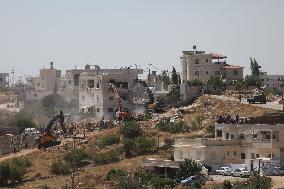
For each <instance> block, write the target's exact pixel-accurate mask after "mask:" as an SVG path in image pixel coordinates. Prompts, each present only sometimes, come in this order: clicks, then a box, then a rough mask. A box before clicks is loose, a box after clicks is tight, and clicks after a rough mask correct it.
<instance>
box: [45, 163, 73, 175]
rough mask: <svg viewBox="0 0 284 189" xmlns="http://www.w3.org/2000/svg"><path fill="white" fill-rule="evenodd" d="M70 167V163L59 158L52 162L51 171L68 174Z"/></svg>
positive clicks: (57, 173)
mask: <svg viewBox="0 0 284 189" xmlns="http://www.w3.org/2000/svg"><path fill="white" fill-rule="evenodd" d="M70 169H71V164H70V163H68V162H64V161H61V160H59V161H55V162H53V163H52V164H51V167H50V172H51V173H53V174H55V175H67V174H69V173H70Z"/></svg>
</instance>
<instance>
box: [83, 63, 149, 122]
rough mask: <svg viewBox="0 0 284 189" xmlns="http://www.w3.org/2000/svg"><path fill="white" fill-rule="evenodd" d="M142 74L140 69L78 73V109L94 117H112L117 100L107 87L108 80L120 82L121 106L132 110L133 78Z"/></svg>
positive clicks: (97, 69)
mask: <svg viewBox="0 0 284 189" xmlns="http://www.w3.org/2000/svg"><path fill="white" fill-rule="evenodd" d="M139 74H143V70H142V69H130V68H123V69H100V68H99V67H97V68H96V69H93V70H89V71H88V72H84V73H82V74H80V79H79V110H80V112H81V113H87V114H91V115H93V117H94V118H96V119H103V118H105V119H108V118H114V116H115V110H116V109H118V102H117V100H116V99H115V97H114V94H112V92H111V90H110V89H109V82H110V81H116V82H120V85H119V87H118V91H119V95H120V97H121V99H122V107H123V108H124V109H128V110H130V111H131V110H132V101H133V96H134V95H133V92H134V86H133V83H134V79H135V78H138V75H139Z"/></svg>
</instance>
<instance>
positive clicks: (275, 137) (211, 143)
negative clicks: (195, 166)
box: [174, 115, 284, 170]
mask: <svg viewBox="0 0 284 189" xmlns="http://www.w3.org/2000/svg"><path fill="white" fill-rule="evenodd" d="M274 116H275V115H274ZM268 119H269V118H268ZM278 123H279V122H278ZM185 158H188V159H193V160H196V161H200V162H201V163H202V164H206V165H210V166H212V167H215V168H218V167H219V166H224V165H232V164H245V166H246V167H247V168H248V170H253V169H255V166H256V162H257V161H258V158H270V159H271V160H275V161H279V162H280V164H281V165H284V124H283V123H282V122H281V124H256V123H253V124H216V126H215V138H212V139H188V138H185V137H181V138H176V142H175V148H174V159H175V161H184V159H185Z"/></svg>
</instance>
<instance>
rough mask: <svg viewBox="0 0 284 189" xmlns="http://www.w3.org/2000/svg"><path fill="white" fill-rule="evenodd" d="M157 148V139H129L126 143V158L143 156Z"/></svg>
mask: <svg viewBox="0 0 284 189" xmlns="http://www.w3.org/2000/svg"><path fill="white" fill-rule="evenodd" d="M155 146H156V142H155V139H151V138H150V139H148V138H145V137H137V138H135V139H127V140H125V141H124V152H125V156H126V157H130V156H132V155H141V154H145V153H147V152H150V151H152V150H153V149H154V147H155Z"/></svg>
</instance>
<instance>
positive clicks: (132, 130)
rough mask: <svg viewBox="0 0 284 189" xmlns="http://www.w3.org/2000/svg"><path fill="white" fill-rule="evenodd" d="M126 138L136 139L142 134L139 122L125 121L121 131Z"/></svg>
mask: <svg viewBox="0 0 284 189" xmlns="http://www.w3.org/2000/svg"><path fill="white" fill-rule="evenodd" d="M120 132H121V134H122V135H123V136H124V138H135V137H138V136H139V135H140V134H141V129H140V127H139V125H138V122H137V121H134V120H132V121H125V122H124V123H123V125H122V127H121V129H120Z"/></svg>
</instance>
